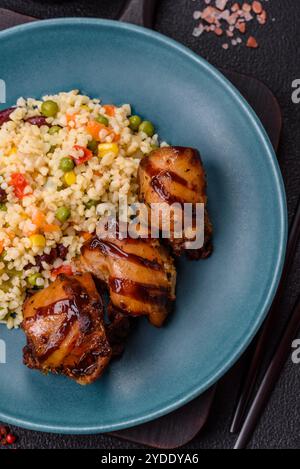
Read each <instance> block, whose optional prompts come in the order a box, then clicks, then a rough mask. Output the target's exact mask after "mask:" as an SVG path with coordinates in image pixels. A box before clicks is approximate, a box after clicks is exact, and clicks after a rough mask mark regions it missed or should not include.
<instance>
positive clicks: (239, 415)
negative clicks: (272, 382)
mask: <svg viewBox="0 0 300 469" xmlns="http://www.w3.org/2000/svg"><path fill="white" fill-rule="evenodd" d="M299 238H300V199H299V201H298V205H297V209H296V214H295V216H294V219H293V222H292V225H291V228H290V235H289V241H288V245H287V251H286V258H285V263H284V268H283V272H282V276H281V280H280V283H279V286H278V289H277V293H276V296H275V298H274V301H273V304H272V306H271V309H270V311H269V314H268V317H267V319H266V321H265V323H264V325H263V327H262V330H261V332H260V335H259V337H258V341H257V343H256V346H255V349H254V353H253V356H252V358H251V359H250V365H249V370H248V372H247V375H246V378H245V381H244V383H243V386H242V390H241V392H240V396H239V399H238V403H237V406H236V410H235V413H234V417H233V420H232V425H231V429H230V431H231V433H237V432H238V431H239V430H240V428H241V426H242V423H243V418H244V416H245V412H246V410H247V407H248V404H249V402H250V399H251V395H252V392H253V389H254V387H255V384H256V380H257V376H258V374H259V371H260V369H261V364H262V361H263V360H262V359H263V356H264V354H265V350H266V346H267V344H268V342H269V339H270V336H271V334H272V333H273V326H274V324H275V323H276V321H277V318H278V317H279V313H280V305H281V300H282V297H283V294H284V292H285V287H286V283H287V279H288V276H289V273H290V270H291V267H292V264H293V260H294V256H295V252H296V249H297V245H298V241H299Z"/></svg>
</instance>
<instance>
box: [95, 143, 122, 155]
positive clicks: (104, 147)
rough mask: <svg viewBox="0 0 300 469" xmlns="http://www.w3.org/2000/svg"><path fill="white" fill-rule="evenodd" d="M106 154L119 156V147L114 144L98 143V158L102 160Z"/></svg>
mask: <svg viewBox="0 0 300 469" xmlns="http://www.w3.org/2000/svg"><path fill="white" fill-rule="evenodd" d="M108 153H113V154H114V155H115V156H117V155H118V154H119V145H117V144H116V143H100V145H98V156H99V157H100V158H103V157H104V156H106V155H107V154H108Z"/></svg>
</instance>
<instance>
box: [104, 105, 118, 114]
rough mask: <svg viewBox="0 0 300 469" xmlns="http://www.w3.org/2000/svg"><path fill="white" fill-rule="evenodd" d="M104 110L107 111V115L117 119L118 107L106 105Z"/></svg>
mask: <svg viewBox="0 0 300 469" xmlns="http://www.w3.org/2000/svg"><path fill="white" fill-rule="evenodd" d="M102 107H103V109H104V110H105V113H106V114H107V115H108V116H110V117H115V114H116V107H115V106H112V105H111V104H105V105H104V106H102Z"/></svg>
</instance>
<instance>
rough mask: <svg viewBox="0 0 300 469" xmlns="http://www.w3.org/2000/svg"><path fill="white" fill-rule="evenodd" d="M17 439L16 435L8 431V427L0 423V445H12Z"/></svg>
mask: <svg viewBox="0 0 300 469" xmlns="http://www.w3.org/2000/svg"><path fill="white" fill-rule="evenodd" d="M16 440H17V437H16V436H15V435H13V434H12V433H10V430H9V428H8V427H6V426H4V425H0V445H2V446H5V445H13V444H14V443H15V442H16Z"/></svg>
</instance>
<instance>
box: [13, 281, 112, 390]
mask: <svg viewBox="0 0 300 469" xmlns="http://www.w3.org/2000/svg"><path fill="white" fill-rule="evenodd" d="M22 328H23V329H24V331H25V333H26V335H27V346H26V347H25V349H24V363H25V364H26V365H27V366H29V367H30V368H34V369H39V370H41V371H44V372H47V371H50V372H53V373H57V374H65V375H67V376H68V377H70V378H72V379H75V380H76V381H77V382H78V383H80V384H89V383H91V382H93V381H95V380H96V379H97V378H98V377H99V376H100V375H101V374H102V373H103V371H104V369H105V368H106V366H107V365H108V363H109V361H110V358H111V353H112V352H111V348H110V345H109V343H108V340H107V338H106V333H105V329H104V323H103V304H102V300H101V298H100V296H99V294H98V292H97V290H96V287H95V284H94V282H93V280H92V277H91V275H90V274H83V275H77V276H75V277H68V276H65V275H60V276H59V277H58V278H57V279H56V281H55V282H54V283H53V284H51V285H50V287H48V288H47V289H45V290H43V291H41V292H38V293H36V294H35V295H34V296H32V297H31V298H29V299H28V300H27V301H26V302H25V304H24V321H23V323H22Z"/></svg>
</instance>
